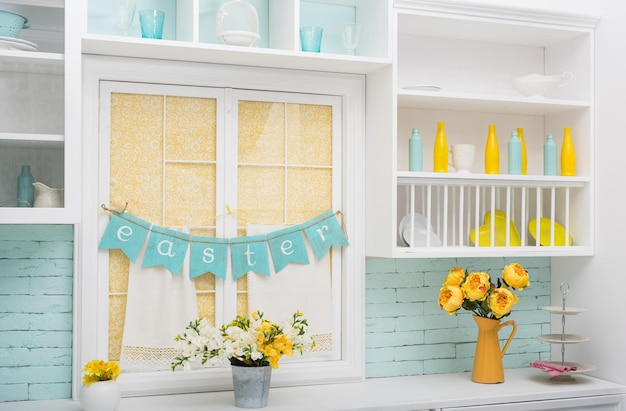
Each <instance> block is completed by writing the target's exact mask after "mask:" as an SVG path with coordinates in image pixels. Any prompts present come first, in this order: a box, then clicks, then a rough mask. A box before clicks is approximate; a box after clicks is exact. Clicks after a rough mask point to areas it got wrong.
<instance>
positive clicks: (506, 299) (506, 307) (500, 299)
mask: <svg viewBox="0 0 626 411" xmlns="http://www.w3.org/2000/svg"><path fill="white" fill-rule="evenodd" d="M518 301H519V299H518V298H517V295H515V294H513V293H512V292H511V291H509V289H508V288H505V287H500V288H496V289H494V290H493V291H492V292H491V295H490V296H489V301H488V302H487V304H488V305H489V309H491V312H492V313H493V315H495V316H496V318H501V317H503V316H505V315H507V314H508V313H510V312H511V310H512V309H513V306H514V305H515V304H517V302H518Z"/></svg>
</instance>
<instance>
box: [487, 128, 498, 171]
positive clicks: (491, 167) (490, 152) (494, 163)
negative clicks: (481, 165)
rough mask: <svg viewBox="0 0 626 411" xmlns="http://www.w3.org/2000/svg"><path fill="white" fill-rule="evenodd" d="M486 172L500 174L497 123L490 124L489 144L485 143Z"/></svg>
mask: <svg viewBox="0 0 626 411" xmlns="http://www.w3.org/2000/svg"><path fill="white" fill-rule="evenodd" d="M485 174H500V151H499V150H498V138H497V137H496V125H495V124H489V133H488V134H487V144H485Z"/></svg>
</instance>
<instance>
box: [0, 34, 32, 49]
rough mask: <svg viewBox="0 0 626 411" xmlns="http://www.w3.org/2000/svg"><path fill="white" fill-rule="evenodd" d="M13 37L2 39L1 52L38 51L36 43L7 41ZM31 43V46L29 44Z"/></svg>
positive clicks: (0, 39) (0, 41)
mask: <svg viewBox="0 0 626 411" xmlns="http://www.w3.org/2000/svg"><path fill="white" fill-rule="evenodd" d="M7 38H11V37H1V38H0V49H1V50H23V51H37V45H36V44H35V43H30V42H26V43H25V40H22V41H15V39H12V40H5V39H7ZM28 43H30V44H28Z"/></svg>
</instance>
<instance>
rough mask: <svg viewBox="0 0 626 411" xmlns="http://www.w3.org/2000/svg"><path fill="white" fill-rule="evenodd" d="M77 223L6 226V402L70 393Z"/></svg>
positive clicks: (1, 350)
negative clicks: (74, 257) (74, 251)
mask: <svg viewBox="0 0 626 411" xmlns="http://www.w3.org/2000/svg"><path fill="white" fill-rule="evenodd" d="M73 241H74V233H73V227H72V226H71V225H32V226H31V225H0V401H26V400H46V399H57V398H69V397H70V396H71V369H72V321H73V312H72V288H73V248H74V244H73Z"/></svg>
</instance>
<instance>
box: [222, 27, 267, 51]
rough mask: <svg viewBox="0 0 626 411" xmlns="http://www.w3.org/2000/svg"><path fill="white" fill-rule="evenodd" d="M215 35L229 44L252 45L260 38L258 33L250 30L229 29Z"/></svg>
mask: <svg viewBox="0 0 626 411" xmlns="http://www.w3.org/2000/svg"><path fill="white" fill-rule="evenodd" d="M217 37H218V38H219V39H220V41H221V42H222V43H224V44H228V45H230V46H248V47H250V46H253V45H254V43H256V41H257V40H258V39H259V38H260V36H259V34H258V33H254V32H252V31H241V30H229V31H222V32H220V33H217Z"/></svg>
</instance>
